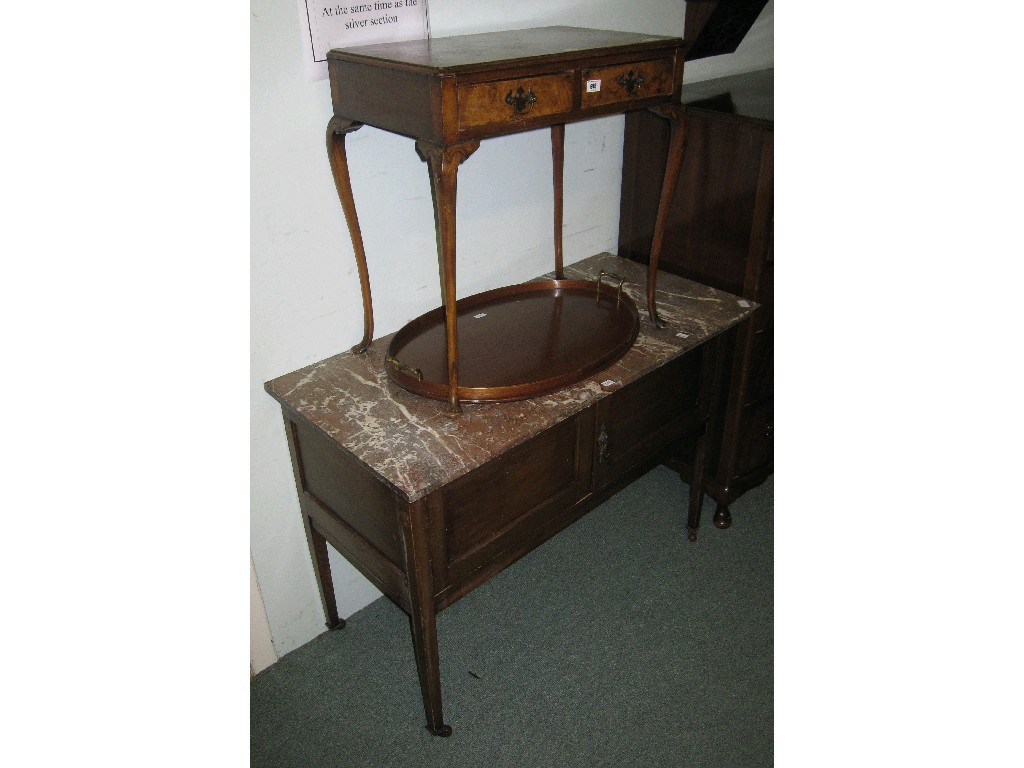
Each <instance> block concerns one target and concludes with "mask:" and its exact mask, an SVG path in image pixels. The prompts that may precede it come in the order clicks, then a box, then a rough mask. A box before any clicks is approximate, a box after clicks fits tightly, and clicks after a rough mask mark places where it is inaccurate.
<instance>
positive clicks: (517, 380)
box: [385, 280, 640, 403]
mask: <svg viewBox="0 0 1024 768" xmlns="http://www.w3.org/2000/svg"><path fill="white" fill-rule="evenodd" d="M456 309H457V312H458V336H459V360H458V363H459V388H458V397H459V400H460V401H462V402H469V403H484V402H500V401H507V400H524V399H526V398H530V397H536V396H537V395H542V394H546V393H548V392H554V391H556V390H558V389H561V388H562V387H565V386H567V385H569V384H572V383H574V382H577V381H580V380H581V379H585V378H586V377H588V376H590V375H591V374H592V373H594V372H596V371H599V370H601V369H602V368H604V367H606V366H608V365H610V364H611V363H613V362H615V361H616V360H618V359H619V358H620V357H621V356H622V355H624V354H625V353H626V351H627V350H628V349H629V348H630V346H632V344H633V342H634V341H635V340H636V337H637V334H638V333H639V331H640V316H639V314H638V312H637V308H636V305H635V304H634V303H633V301H632V300H631V299H630V298H629V297H628V296H627V295H626V294H625V293H623V292H622V291H621V290H620V289H619V288H618V287H616V286H615V285H609V284H607V283H603V284H601V285H599V284H598V283H595V282H590V281H585V280H543V281H539V282H531V283H522V284H520V285H510V286H508V287H505V288H498V289H495V290H492V291H486V292H484V293H478V294H476V295H474V296H467V297H466V298H464V299H461V300H460V301H458V302H457V303H456ZM445 350H446V344H445V325H444V310H443V308H441V307H439V308H437V309H434V310H432V311H430V312H427V313H426V314H425V315H421V316H420V317H418V318H416V319H415V320H413V321H412V322H410V323H408V324H407V325H406V326H405V327H403V328H402V330H400V331H399V332H398V333H396V334H395V336H394V338H393V339H392V340H391V344H390V346H389V347H388V354H387V362H386V363H385V366H386V368H387V372H388V376H390V377H391V379H392V380H393V381H394V382H395V383H397V384H398V385H399V386H401V387H403V388H405V389H407V390H409V391H410V392H415V393H416V394H417V395H423V396H424V397H430V398H434V399H436V400H447V399H448V369H447V364H446V360H445V358H446V353H445ZM396 362H397V365H396ZM420 376H422V378H420Z"/></svg>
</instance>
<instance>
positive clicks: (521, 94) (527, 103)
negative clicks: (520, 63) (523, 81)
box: [505, 86, 537, 115]
mask: <svg viewBox="0 0 1024 768" xmlns="http://www.w3.org/2000/svg"><path fill="white" fill-rule="evenodd" d="M505 103H506V104H508V105H510V106H511V107H512V108H513V109H514V110H515V111H516V114H517V115H521V114H523V113H524V112H526V111H527V110H528V109H529V108H530V107H532V106H533V105H534V104H536V103H537V97H536V96H535V95H534V93H533V88H529V89H527V90H525V91H524V90H523V86H519V87H518V88H516V90H515V93H513V92H512V91H509V92H508V93H507V94H505Z"/></svg>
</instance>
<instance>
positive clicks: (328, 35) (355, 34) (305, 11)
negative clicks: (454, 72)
mask: <svg viewBox="0 0 1024 768" xmlns="http://www.w3.org/2000/svg"><path fill="white" fill-rule="evenodd" d="M298 1H299V16H300V20H301V22H302V26H303V35H302V36H303V45H304V46H305V53H304V54H303V58H304V59H305V61H306V69H307V74H308V79H309V80H311V81H312V80H323V79H325V78H326V77H327V52H328V51H329V50H331V48H349V47H352V46H356V45H370V44H371V43H393V42H396V41H398V40H423V39H425V38H427V37H428V36H429V26H428V23H427V0H368V1H367V2H363V0H298Z"/></svg>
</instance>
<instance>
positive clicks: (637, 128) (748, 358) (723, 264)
mask: <svg viewBox="0 0 1024 768" xmlns="http://www.w3.org/2000/svg"><path fill="white" fill-rule="evenodd" d="M773 77H774V71H773V70H770V69H769V70H764V71H761V72H753V73H750V74H744V75H736V76H732V77H725V78H720V79H716V80H709V81H705V82H700V83H695V84H693V85H684V86H683V92H682V100H683V103H684V105H686V110H685V125H686V143H685V147H684V151H683V165H682V171H681V175H680V177H679V183H678V186H677V188H676V193H675V197H674V198H673V200H672V205H671V208H670V211H669V219H668V222H667V225H666V228H665V236H664V244H663V250H662V252H661V261H660V264H659V268H660V269H662V270H664V271H667V272H673V273H675V274H678V275H682V276H683V277H686V278H689V279H691V280H695V281H697V282H700V283H704V284H706V285H710V286H713V287H715V288H718V289H721V290H724V291H728V292H730V293H734V294H736V295H738V296H742V297H744V298H746V299H749V300H751V301H755V302H757V303H759V304H761V308H760V309H759V310H758V311H757V312H755V313H754V315H753V317H752V318H751V319H750V320H748V321H746V322H744V323H743V324H742V325H740V326H739V327H738V328H737V329H736V330H735V331H734V332H733V334H732V338H731V339H730V341H729V344H730V345H731V348H730V350H729V351H728V352H727V359H728V361H729V362H728V365H729V367H728V370H727V371H726V374H725V376H724V378H723V383H724V386H725V391H724V392H723V396H722V397H721V398H720V403H721V408H720V410H719V412H718V413H717V414H715V418H716V419H718V420H719V426H720V429H719V430H715V431H716V432H717V433H718V434H720V441H719V444H718V445H717V446H711V447H710V450H709V454H708V461H709V462H710V464H709V466H708V478H709V479H708V487H707V490H708V493H709V495H710V496H711V497H712V498H714V499H715V501H716V502H718V512H717V513H716V515H715V524H716V525H718V526H719V527H723V528H724V527H728V525H729V524H730V521H731V516H730V514H729V504H730V503H732V502H733V501H734V500H735V499H736V498H738V497H739V496H740V495H742V494H743V493H744V492H745V491H747V490H749V489H750V488H753V487H754V486H756V485H759V484H760V483H762V482H764V480H765V479H766V478H767V477H768V475H770V474H771V473H772V470H773V449H772V431H773V397H772V396H773V385H772V368H773V354H772V350H773V345H772V313H773V301H772V270H773V259H774V256H773V247H772V220H773V210H774V193H773V186H774V184H773V146H774V143H773V119H772V118H773V115H772V102H773ZM667 151H668V130H667V127H666V126H665V121H664V120H660V119H658V118H657V117H656V116H654V115H652V114H648V113H644V112H635V113H631V114H629V115H627V116H626V131H625V147H624V156H623V175H622V179H623V180H622V210H621V222H620V229H619V255H620V256H624V257H626V258H629V259H633V260H635V261H639V262H643V263H645V262H646V261H647V258H648V256H647V255H648V254H649V253H650V250H651V234H652V232H653V230H654V213H655V211H656V210H657V202H658V194H659V191H660V189H661V179H662V174H663V169H664V167H665V156H666V153H667ZM691 461H692V459H691V457H689V456H687V455H686V453H685V451H684V450H683V449H680V451H679V452H678V454H677V455H676V457H675V458H674V463H675V464H677V465H679V466H678V467H677V468H679V469H681V471H683V473H684V475H685V474H686V473H687V471H688V469H687V468H688V466H689V464H690V462H691Z"/></svg>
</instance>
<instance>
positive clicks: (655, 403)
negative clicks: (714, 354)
mask: <svg viewBox="0 0 1024 768" xmlns="http://www.w3.org/2000/svg"><path fill="white" fill-rule="evenodd" d="M700 370H701V352H700V350H696V351H694V352H690V353H688V354H686V355H683V356H682V357H680V358H678V359H676V360H673V361H672V362H671V363H669V364H668V365H666V366H664V367H663V368H661V369H660V370H658V371H655V372H654V373H652V374H650V375H648V376H645V377H644V378H642V379H640V380H638V381H636V382H634V383H633V384H630V385H629V386H628V387H624V388H623V389H621V390H619V391H618V392H616V393H614V394H613V395H611V396H609V397H607V398H605V399H604V400H602V401H601V402H600V403H599V405H598V411H597V426H596V427H595V429H596V432H595V440H596V448H595V456H594V466H595V470H594V474H595V478H594V479H595V487H597V488H600V487H601V486H603V485H605V484H606V483H609V482H612V481H614V480H615V479H617V478H618V477H619V476H620V475H621V474H622V473H624V472H626V471H628V470H629V469H631V468H633V467H635V466H636V465H638V464H640V463H641V462H643V461H645V460H647V459H649V458H651V457H652V456H653V455H654V454H655V453H657V452H658V451H659V450H661V449H662V448H664V447H665V446H667V445H669V444H670V443H672V442H674V441H675V440H677V439H678V438H679V437H680V436H681V435H682V434H683V432H684V431H685V429H686V427H687V425H688V424H689V423H690V422H691V421H692V420H693V419H694V418H695V417H696V406H697V401H698V397H699V394H700Z"/></svg>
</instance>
